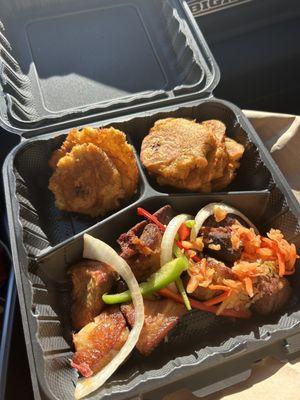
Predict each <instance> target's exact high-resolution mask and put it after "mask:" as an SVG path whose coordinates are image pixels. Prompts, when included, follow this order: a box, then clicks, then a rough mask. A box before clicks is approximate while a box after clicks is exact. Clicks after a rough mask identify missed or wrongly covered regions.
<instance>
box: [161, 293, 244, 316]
mask: <svg viewBox="0 0 300 400" xmlns="http://www.w3.org/2000/svg"><path fill="white" fill-rule="evenodd" d="M158 294H160V295H161V296H163V297H166V298H168V299H171V300H173V301H176V302H177V303H181V304H183V299H182V297H181V296H180V295H179V294H177V293H174V292H172V291H171V290H170V289H167V288H164V289H160V290H159V291H158ZM189 301H190V304H191V306H192V308H195V309H197V310H201V311H206V312H211V313H213V314H217V312H218V307H215V306H207V305H205V304H203V303H202V302H201V301H197V300H194V299H191V298H190V297H189ZM220 315H223V316H225V317H235V318H250V317H251V312H250V311H249V310H246V309H245V310H238V311H236V310H233V309H226V310H223V311H222V312H221V313H220Z"/></svg>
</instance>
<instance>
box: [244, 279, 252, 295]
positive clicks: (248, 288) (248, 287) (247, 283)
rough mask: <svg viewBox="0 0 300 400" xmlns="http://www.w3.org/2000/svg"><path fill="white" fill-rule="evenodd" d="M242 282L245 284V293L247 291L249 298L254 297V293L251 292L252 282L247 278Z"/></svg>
mask: <svg viewBox="0 0 300 400" xmlns="http://www.w3.org/2000/svg"><path fill="white" fill-rule="evenodd" d="M244 282H245V286H246V291H247V293H248V295H249V297H253V296H254V292H253V283H252V280H251V279H250V278H249V277H248V276H247V277H246V278H245V279H244Z"/></svg>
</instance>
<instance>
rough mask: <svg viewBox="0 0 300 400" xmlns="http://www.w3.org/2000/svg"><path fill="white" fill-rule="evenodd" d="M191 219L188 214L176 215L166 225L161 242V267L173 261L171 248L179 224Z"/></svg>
mask: <svg viewBox="0 0 300 400" xmlns="http://www.w3.org/2000/svg"><path fill="white" fill-rule="evenodd" d="M192 218H193V217H192V216H191V215H188V214H179V215H176V217H174V218H173V219H171V221H170V222H169V223H168V225H167V228H166V230H165V232H164V235H163V237H162V241H161V253H160V265H161V266H163V265H165V264H166V263H168V262H169V261H171V260H172V259H173V246H174V240H175V236H176V234H177V231H178V229H179V228H180V226H181V224H183V223H184V222H185V221H187V220H189V219H192Z"/></svg>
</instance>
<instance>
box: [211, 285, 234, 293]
mask: <svg viewBox="0 0 300 400" xmlns="http://www.w3.org/2000/svg"><path fill="white" fill-rule="evenodd" d="M208 289H211V290H224V291H225V292H226V291H229V290H231V289H230V287H229V286H225V285H209V286H208Z"/></svg>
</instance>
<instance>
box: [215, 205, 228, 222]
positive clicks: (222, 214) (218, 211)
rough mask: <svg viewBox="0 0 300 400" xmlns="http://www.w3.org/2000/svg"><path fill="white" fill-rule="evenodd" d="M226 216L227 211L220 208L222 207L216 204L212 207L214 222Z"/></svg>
mask: <svg viewBox="0 0 300 400" xmlns="http://www.w3.org/2000/svg"><path fill="white" fill-rule="evenodd" d="M226 216H227V212H226V211H224V210H222V208H220V207H218V206H216V207H214V217H215V220H216V222H221V221H223V219H225V218H226Z"/></svg>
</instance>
